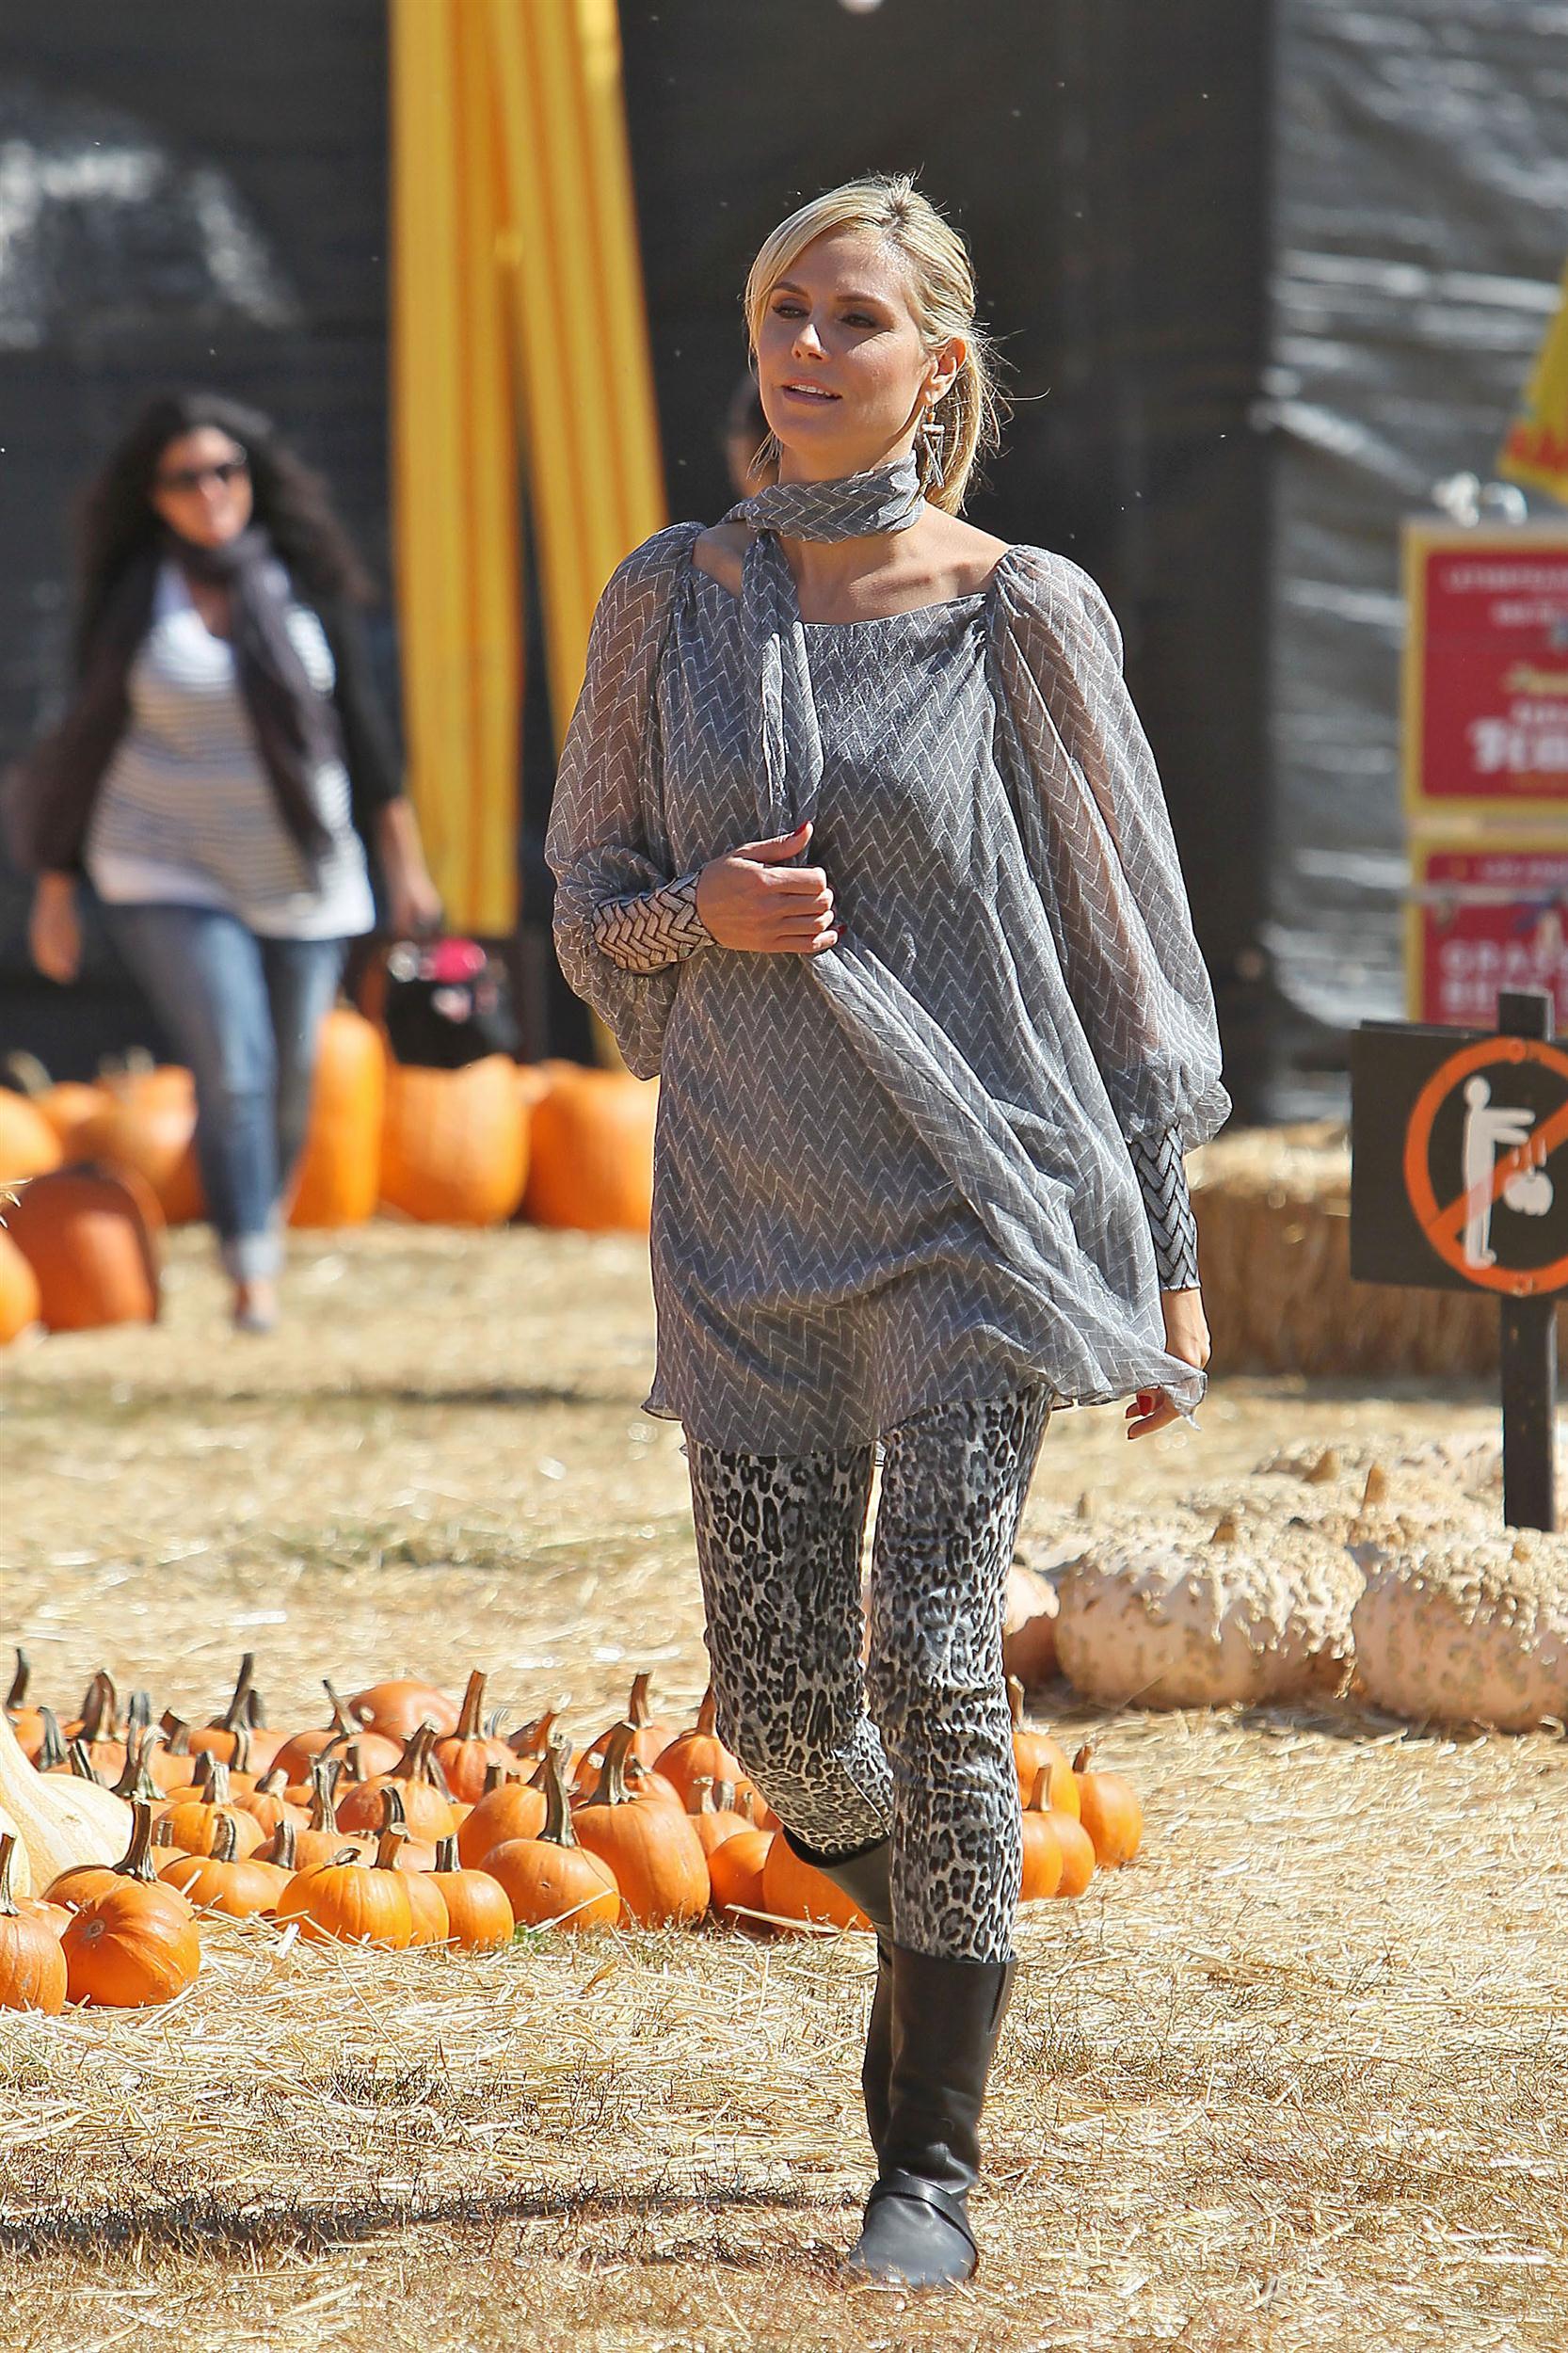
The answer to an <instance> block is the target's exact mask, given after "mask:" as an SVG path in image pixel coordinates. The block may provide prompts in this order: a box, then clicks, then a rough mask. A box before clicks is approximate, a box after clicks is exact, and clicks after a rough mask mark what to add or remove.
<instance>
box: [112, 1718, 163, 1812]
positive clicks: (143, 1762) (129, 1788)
mask: <svg viewBox="0 0 1568 2353" xmlns="http://www.w3.org/2000/svg"><path fill="white" fill-rule="evenodd" d="M163 1737H164V1736H163V1734H162V1733H161V1732H160V1731H159V1729H158V1727H157V1725H156V1724H143V1725H142V1726H141V1729H140V1731H139V1733H138V1734H137V1735H136V1737H135V1738H131V1737H127V1739H126V1743H125V1769H124V1771H123V1772H122V1773H121V1774H120V1779H119V1780H118V1781H117V1782H116V1783H115V1785H114V1793H115V1796H116V1797H117V1798H123V1799H124V1800H125V1801H126V1803H127V1804H129V1803H130V1802H131V1801H132V1800H133V1799H135V1798H146V1799H147V1800H148V1801H149V1802H150V1803H152V1804H153V1805H156V1804H157V1802H158V1801H159V1800H160V1799H161V1797H162V1796H163V1791H162V1790H161V1789H160V1788H159V1787H158V1785H157V1783H156V1782H155V1781H154V1780H153V1778H152V1769H151V1768H150V1767H149V1764H148V1761H147V1760H148V1758H149V1756H150V1755H151V1754H152V1750H153V1749H154V1748H155V1747H156V1745H157V1743H158V1742H159V1741H160V1740H161V1739H162V1738H163Z"/></svg>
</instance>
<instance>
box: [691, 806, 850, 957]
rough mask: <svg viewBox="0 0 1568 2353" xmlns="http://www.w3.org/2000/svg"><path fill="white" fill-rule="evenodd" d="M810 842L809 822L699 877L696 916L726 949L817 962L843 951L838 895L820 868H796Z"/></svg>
mask: <svg viewBox="0 0 1568 2353" xmlns="http://www.w3.org/2000/svg"><path fill="white" fill-rule="evenodd" d="M810 838H811V824H810V820H809V819H808V820H807V822H806V823H805V824H801V825H797V826H796V827H795V829H794V831H793V833H782V834H776V835H774V836H773V838H772V839H771V840H767V841H745V842H743V843H742V845H741V847H740V848H739V849H738V850H732V851H731V852H730V854H729V856H728V857H716V858H712V859H710V861H709V863H708V864H707V865H706V866H705V867H704V868H703V870H702V872H701V873H700V875H699V876H698V877H697V886H696V911H697V913H698V914H699V915H700V916H701V918H702V920H703V921H704V922H705V923H706V924H707V926H708V929H709V930H710V931H711V932H712V936H713V937H714V938H715V939H716V940H717V941H718V943H719V946H720V947H721V948H748V949H751V950H753V951H760V952H762V953H766V954H775V955H787V956H816V955H820V954H821V953H822V952H823V950H824V948H833V947H836V946H837V945H838V940H839V932H838V928H837V926H836V925H835V923H834V920H833V893H832V891H831V890H830V889H829V888H828V886H827V876H826V875H825V874H824V872H823V870H822V868H821V867H820V866H791V865H789V864H788V863H787V862H786V861H787V860H788V859H790V858H792V857H798V856H799V855H800V853H801V851H802V850H804V849H805V847H806V844H807V842H808V840H810Z"/></svg>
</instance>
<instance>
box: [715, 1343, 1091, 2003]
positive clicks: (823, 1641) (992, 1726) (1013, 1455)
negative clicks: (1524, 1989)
mask: <svg viewBox="0 0 1568 2353" xmlns="http://www.w3.org/2000/svg"><path fill="white" fill-rule="evenodd" d="M1049 1418H1050V1407H1049V1405H1048V1403H1047V1401H1046V1391H1045V1389H1044V1387H1043V1386H1039V1385H1032V1386H1030V1387H1028V1388H1025V1389H1020V1390H1017V1391H1016V1392H1015V1393H1014V1394H1013V1395H1011V1396H1009V1397H1001V1398H986V1399H981V1400H978V1401H976V1400H964V1401H958V1402H955V1403H953V1404H949V1405H942V1406H939V1407H937V1408H936V1410H935V1411H933V1412H930V1413H925V1414H920V1415H918V1416H916V1417H913V1418H912V1419H911V1420H909V1421H907V1422H904V1424H903V1425H902V1426H901V1427H900V1428H898V1429H896V1430H892V1431H889V1432H888V1434H887V1436H886V1438H885V1439H884V1441H883V1463H882V1490H881V1495H880V1497H879V1498H878V1504H877V1513H876V1526H875V1529H874V1531H873V1536H872V1570H871V1588H870V1596H869V1610H867V1611H866V1613H865V1614H863V1613H862V1604H861V1594H860V1547H861V1540H862V1536H863V1533H864V1529H865V1524H866V1513H867V1510H868V1508H869V1505H870V1501H871V1488H872V1464H873V1460H874V1449H872V1447H870V1446H863V1447H851V1448H846V1449H840V1450H837V1451H831V1452H825V1453H820V1454H808V1455H803V1456H792V1455H775V1454H748V1453H744V1452H733V1451H729V1450H727V1449H718V1448H712V1447H706V1446H702V1445H699V1444H698V1443H697V1442H696V1440H692V1441H689V1442H688V1445H687V1449H686V1453H687V1462H688V1465H689V1468H690V1472H691V1481H692V1508H693V1513H694V1516H695V1518H696V1544H697V1562H698V1567H699V1569H700V1572H701V1577H702V1595H703V1602H704V1605H705V1607H706V1609H707V1617H708V1625H707V1642H708V1656H709V1660H710V1664H711V1666H712V1677H713V1692H714V1699H715V1703H716V1716H717V1725H718V1730H719V1733H720V1736H721V1737H723V1738H724V1739H725V1740H726V1741H727V1742H728V1745H729V1747H731V1748H732V1749H733V1750H734V1751H735V1752H736V1753H737V1755H738V1756H739V1757H740V1758H741V1761H742V1763H743V1764H744V1766H745V1768H746V1770H747V1772H748V1773H750V1774H751V1776H752V1778H753V1779H754V1780H755V1781H756V1783H757V1785H758V1786H759V1787H760V1789H761V1790H762V1792H763V1794H764V1796H765V1797H766V1798H767V1800H768V1802H769V1804H770V1805H772V1806H773V1808H774V1810H775V1812H776V1814H777V1815H778V1817H779V1818H780V1820H781V1821H783V1822H785V1823H786V1824H788V1826H789V1828H790V1829H791V1830H792V1831H793V1832H794V1833H795V1835H796V1837H798V1838H800V1839H801V1840H802V1841H804V1843H805V1844H806V1845H808V1846H810V1847H815V1848H817V1849H819V1850H820V1851H822V1852H824V1853H826V1854H849V1853H853V1852H854V1851H855V1850H856V1849H857V1848H862V1847H866V1846H870V1845H872V1843H873V1842H874V1841H876V1840H877V1839H880V1838H883V1837H887V1836H888V1835H889V1834H890V1835H891V1838H892V1900H893V1930H894V1935H895V1938H896V1940H897V1942H898V1943H899V1944H901V1945H905V1946H908V1947H911V1948H912V1949H913V1950H915V1951H916V1952H920V1953H926V1954H930V1955H932V1956H933V1957H935V1958H936V1959H942V1960H951V1961H1005V1960H1007V1959H1008V1958H1009V1956H1010V1955H1011V1952H1012V1948H1013V1947H1012V1938H1013V1915H1014V1912H1015V1910H1016V1904H1017V1899H1018V1883H1019V1878H1020V1874H1021V1870H1022V1854H1021V1842H1020V1832H1019V1821H1018V1791H1017V1783H1016V1778H1015V1774H1014V1766H1013V1737H1012V1725H1011V1722H1010V1720H1009V1715H1008V1708H1007V1697H1006V1690H1005V1686H1004V1683H1003V1678H1002V1666H1001V1620H1002V1589H1003V1586H1004V1583H1005V1581H1006V1577H1007V1570H1008V1565H1009V1563H1010V1561H1012V1558H1013V1544H1014V1539H1015V1537H1016V1533H1017V1526H1018V1520H1019V1516H1020V1514H1021V1513H1022V1511H1023V1506H1024V1497H1025V1496H1026V1495H1027V1493H1028V1490H1029V1481H1030V1478H1031V1476H1032V1472H1033V1469H1034V1463H1035V1458H1036V1456H1037V1455H1038V1453H1039V1450H1040V1442H1041V1440H1042V1439H1043V1437H1044V1436H1045V1433H1046V1425H1047V1423H1048V1420H1049ZM868 1621H869V1632H870V1646H869V1657H868V1662H867V1666H866V1670H865V1674H864V1677H863V1678H862V1673H861V1666H860V1645H861V1634H862V1630H863V1628H865V1627H866V1626H867V1625H868ZM868 1709H869V1712H868Z"/></svg>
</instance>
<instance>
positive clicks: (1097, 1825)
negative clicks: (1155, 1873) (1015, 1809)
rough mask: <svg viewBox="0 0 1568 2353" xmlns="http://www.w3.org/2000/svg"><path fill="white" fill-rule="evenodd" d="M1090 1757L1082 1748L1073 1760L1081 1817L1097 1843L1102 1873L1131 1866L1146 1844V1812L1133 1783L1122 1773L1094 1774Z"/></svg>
mask: <svg viewBox="0 0 1568 2353" xmlns="http://www.w3.org/2000/svg"><path fill="white" fill-rule="evenodd" d="M1089 1754H1090V1753H1089V1750H1088V1749H1087V1748H1081V1749H1080V1750H1079V1752H1078V1754H1077V1755H1076V1756H1075V1757H1074V1759H1073V1779H1074V1781H1075V1782H1076V1783H1077V1784H1078V1796H1079V1815H1080V1819H1081V1821H1082V1823H1083V1827H1084V1829H1085V1830H1086V1831H1087V1832H1088V1833H1089V1836H1090V1838H1091V1839H1092V1840H1093V1842H1094V1849H1095V1860H1096V1863H1097V1864H1098V1865H1099V1866H1100V1868H1101V1870H1115V1869H1117V1868H1118V1867H1119V1866H1120V1865H1122V1864H1124V1863H1130V1862H1131V1861H1132V1858H1133V1856H1134V1855H1135V1854H1136V1853H1137V1852H1138V1849H1139V1848H1140V1847H1141V1846H1142V1845H1143V1843H1144V1809H1143V1806H1142V1804H1141V1803H1140V1801H1139V1798H1138V1792H1137V1791H1136V1790H1135V1789H1134V1787H1133V1786H1132V1784H1131V1782H1129V1781H1128V1780H1127V1778H1126V1777H1125V1775H1123V1774H1121V1773H1100V1772H1092V1771H1091V1770H1090V1768H1089Z"/></svg>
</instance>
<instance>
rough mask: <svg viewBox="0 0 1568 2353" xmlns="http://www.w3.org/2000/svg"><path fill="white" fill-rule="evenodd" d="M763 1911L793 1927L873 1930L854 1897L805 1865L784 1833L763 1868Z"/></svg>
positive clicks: (812, 1867) (779, 1835)
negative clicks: (847, 1894)
mask: <svg viewBox="0 0 1568 2353" xmlns="http://www.w3.org/2000/svg"><path fill="white" fill-rule="evenodd" d="M719 1851H720V1853H721V1854H722V1852H723V1851H724V1849H722V1848H721V1849H719ZM762 1910H763V1911H764V1912H765V1913H768V1914H769V1915H770V1916H771V1917H772V1918H773V1919H774V1920H776V1921H782V1922H786V1923H788V1924H789V1925H790V1926H791V1927H794V1926H799V1927H802V1928H805V1927H816V1928H832V1929H869V1928H870V1927H871V1922H870V1921H869V1920H868V1919H867V1917H866V1915H865V1913H863V1912H862V1911H861V1909H860V1907H859V1905H858V1904H857V1903H856V1901H855V1900H854V1898H853V1897H849V1896H846V1895H845V1894H844V1891H843V1889H842V1888H841V1887H840V1886H838V1885H837V1884H836V1883H835V1881H832V1880H830V1879H828V1878H827V1877H826V1876H825V1874H824V1873H823V1872H821V1871H819V1870H818V1869H817V1868H816V1865H814V1864H810V1863H804V1862H802V1860H801V1858H800V1856H799V1855H797V1854H796V1852H795V1850H794V1849H793V1848H792V1846H791V1844H790V1842H789V1840H788V1839H787V1838H786V1837H785V1836H784V1835H783V1833H782V1832H780V1833H777V1834H776V1836H775V1838H774V1840H773V1843H772V1845H771V1846H770V1847H769V1849H768V1853H767V1860H766V1862H765V1863H764V1864H763V1865H762Z"/></svg>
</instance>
